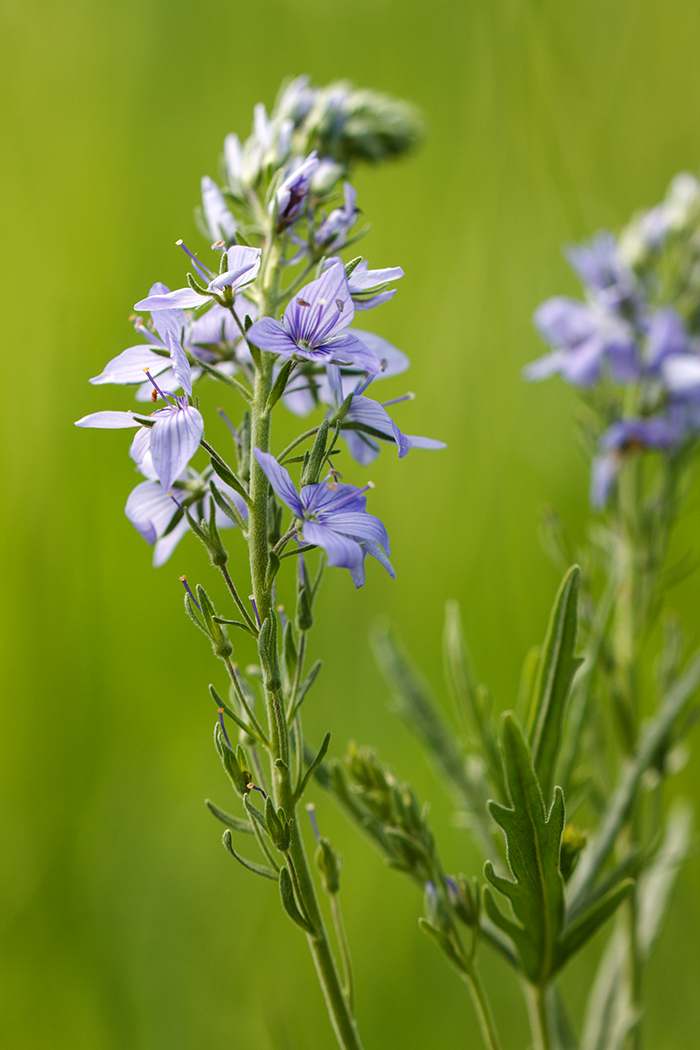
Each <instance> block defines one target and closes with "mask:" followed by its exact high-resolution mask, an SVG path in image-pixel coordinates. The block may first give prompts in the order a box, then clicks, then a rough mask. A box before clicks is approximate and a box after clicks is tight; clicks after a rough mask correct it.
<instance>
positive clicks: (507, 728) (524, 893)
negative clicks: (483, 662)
mask: <svg viewBox="0 0 700 1050" xmlns="http://www.w3.org/2000/svg"><path fill="white" fill-rule="evenodd" d="M502 747H503V758H504V766H505V773H506V781H507V787H508V793H509V796H510V801H511V806H510V808H508V807H506V806H502V805H500V804H499V803H497V802H490V803H489V812H490V813H491V816H492V817H493V819H494V820H495V821H496V823H497V824H498V825H499V826H500V827H501V829H502V830H503V832H504V834H505V837H506V847H507V857H508V864H509V865H510V870H511V873H512V875H513V881H511V880H510V879H506V878H503V877H502V876H500V875H497V874H496V872H495V871H494V868H493V865H492V864H491V862H490V861H487V862H486V865H485V867H484V873H485V875H486V878H487V879H488V881H489V882H490V883H491V885H492V886H493V887H494V888H495V889H496V890H498V891H499V893H502V894H503V895H504V896H506V897H508V899H509V901H510V902H511V905H512V908H513V913H514V916H515V920H516V921H515V922H513V921H512V920H511V919H508V918H506V916H505V915H503V913H502V912H501V910H500V908H499V907H498V906H497V904H496V902H495V900H494V898H493V896H492V894H491V892H490V891H489V889H488V887H487V888H486V891H485V893H484V903H485V905H486V910H487V912H488V915H489V918H490V919H491V921H492V922H493V923H495V924H496V926H498V927H499V928H500V929H501V930H503V932H504V933H506V934H507V935H508V936H509V937H510V938H511V940H512V941H513V943H514V944H515V947H516V949H517V952H518V955H519V957H520V962H521V965H522V968H523V972H524V973H525V975H526V977H527V978H528V980H530V981H531V982H532V983H533V984H542V983H544V982H545V981H546V980H547V978H548V977H549V976H550V974H551V973H552V972H553V970H554V968H555V967H556V959H557V950H558V945H559V939H560V936H561V932H562V927H563V923H564V880H563V879H562V876H561V872H560V870H559V852H560V848H561V836H562V832H563V830H564V795H563V793H562V791H561V789H560V788H556V789H555V792H554V802H553V803H552V807H551V809H550V811H549V814H547V813H546V811H545V806H544V800H543V798H542V792H541V790H540V786H539V783H538V781H537V776H536V774H535V770H534V767H533V764H532V758H531V755H530V749H529V748H528V745H527V741H526V740H525V737H524V735H523V732H522V729H521V728H520V726H519V724H518V722H517V721H516V719H515V717H514V716H513V715H512V714H510V713H509V714H506V715H505V716H504V718H503V728H502Z"/></svg>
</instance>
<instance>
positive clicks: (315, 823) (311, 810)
mask: <svg viewBox="0 0 700 1050" xmlns="http://www.w3.org/2000/svg"><path fill="white" fill-rule="evenodd" d="M306 812H307V813H308V814H309V820H310V821H311V827H312V828H313V832H314V838H315V839H316V841H317V842H320V841H321V832H320V831H319V830H318V821H317V820H316V807H315V806H314V804H313V802H307V803H306Z"/></svg>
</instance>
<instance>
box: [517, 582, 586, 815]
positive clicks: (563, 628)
mask: <svg viewBox="0 0 700 1050" xmlns="http://www.w3.org/2000/svg"><path fill="white" fill-rule="evenodd" d="M580 582H581V570H580V569H579V567H578V565H573V566H572V567H571V568H570V569H569V571H568V572H567V573H566V575H565V576H564V579H563V580H562V582H561V585H560V587H559V590H558V591H557V596H556V598H555V599H554V606H553V608H552V613H551V616H550V619H549V626H548V628H547V635H546V638H545V641H544V645H543V647H542V653H541V655H540V661H539V667H538V670H537V678H536V680H535V689H534V694H533V707H532V710H531V712H530V720H529V732H528V737H529V740H530V748H531V750H532V757H533V761H534V766H535V771H536V773H537V779H538V780H539V782H540V787H541V788H542V794H543V795H544V798H545V800H546V801H547V800H548V799H549V798H550V796H551V794H552V788H553V786H554V772H555V768H556V763H557V758H558V755H559V748H560V746H561V739H562V726H563V722H564V711H565V708H566V701H567V699H568V696H569V689H570V687H571V682H572V679H573V677H574V674H575V673H576V670H577V668H578V667H579V666H580V664H581V663H582V661H581V660H580V659H577V658H576V657H575V656H574V646H575V645H576V633H577V630H578V593H579V586H580Z"/></svg>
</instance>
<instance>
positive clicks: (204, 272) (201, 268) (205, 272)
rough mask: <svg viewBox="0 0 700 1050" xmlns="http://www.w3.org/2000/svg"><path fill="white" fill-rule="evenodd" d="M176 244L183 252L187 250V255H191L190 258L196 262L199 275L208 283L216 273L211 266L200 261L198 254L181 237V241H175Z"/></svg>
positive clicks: (195, 265) (195, 266)
mask: <svg viewBox="0 0 700 1050" xmlns="http://www.w3.org/2000/svg"><path fill="white" fill-rule="evenodd" d="M175 244H176V245H177V247H178V248H182V250H183V252H185V254H186V255H189V257H190V259H191V260H192V262H193V264H194V268H195V270H196V271H197V273H198V274H199V276H200V277H201V278H202V280H203V281H206V282H207V284H209V281H211V280H213V279H214V274H213V273H212V271H211V270H210V269H209V267H208V266H205V265H204V263H201V262H200V261H199V259H198V258H197V256H196V255H194V254H193V253H192V252H191V251H190V250H189V248H188V247H187V245H186V244H185V242H184V241H183V240H182V239H180V240H179V241H175Z"/></svg>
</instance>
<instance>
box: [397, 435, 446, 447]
mask: <svg viewBox="0 0 700 1050" xmlns="http://www.w3.org/2000/svg"><path fill="white" fill-rule="evenodd" d="M404 437H406V439H407V440H408V441H410V442H411V448H429V449H441V448H447V444H446V442H444V441H437V440H436V439H435V438H426V437H416V436H415V435H414V434H405V435H404Z"/></svg>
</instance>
